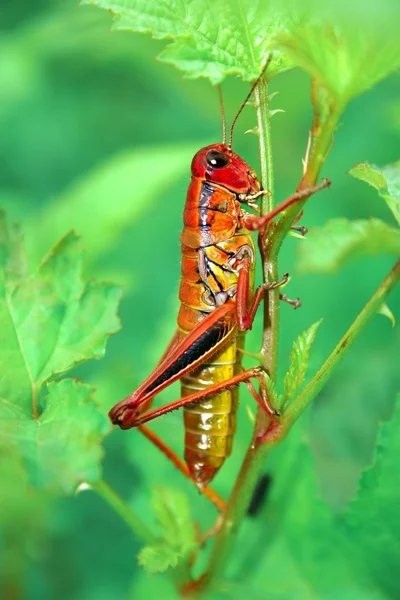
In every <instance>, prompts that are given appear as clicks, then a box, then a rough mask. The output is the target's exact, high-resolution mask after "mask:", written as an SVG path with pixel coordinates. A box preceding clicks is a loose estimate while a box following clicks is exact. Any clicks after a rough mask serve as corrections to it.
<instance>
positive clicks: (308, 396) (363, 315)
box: [282, 260, 400, 434]
mask: <svg viewBox="0 0 400 600" xmlns="http://www.w3.org/2000/svg"><path fill="white" fill-rule="evenodd" d="M399 281H400V260H399V261H398V262H397V263H396V264H395V265H394V267H393V269H392V270H391V271H390V273H389V274H388V275H387V276H386V278H385V279H384V280H383V281H382V283H381V284H380V286H379V287H378V289H377V290H376V292H375V293H374V295H373V296H372V297H371V299H370V300H369V302H368V303H367V304H366V305H365V306H364V308H363V309H362V311H361V312H360V314H359V315H358V316H357V318H356V319H355V321H354V322H353V323H352V325H351V326H350V328H349V329H348V330H347V332H346V333H345V335H344V336H343V337H342V339H341V340H340V342H339V343H338V345H337V346H336V348H335V349H334V350H333V352H332V353H331V354H330V355H329V357H328V358H327V359H326V361H325V362H324V364H323V365H322V367H321V368H320V370H319V371H318V373H316V375H314V377H313V378H312V380H311V381H310V382H309V384H308V385H307V386H306V387H305V388H304V390H303V391H302V392H301V393H300V394H299V395H298V396H297V398H295V400H293V402H292V403H291V404H290V406H289V408H288V409H287V410H286V411H285V414H284V416H283V418H282V428H283V430H284V431H283V432H282V433H283V434H284V433H285V432H286V431H288V430H289V429H290V428H291V427H292V425H293V424H294V422H295V421H296V420H297V419H298V418H299V416H300V415H301V414H302V413H303V412H304V411H305V409H306V408H307V407H308V406H309V405H310V404H311V402H312V401H313V400H314V399H315V398H316V396H317V395H318V394H319V392H320V391H321V389H322V388H323V387H324V385H325V384H326V382H327V381H328V380H329V378H330V377H331V375H332V372H333V371H334V370H335V369H336V368H337V366H338V365H339V363H340V362H341V361H342V359H343V357H344V355H345V354H346V352H347V351H348V349H349V348H350V346H351V345H352V344H353V342H354V341H355V339H356V338H357V337H358V335H359V334H360V332H361V331H363V330H364V329H365V327H366V326H367V324H368V323H369V321H370V320H371V318H372V317H373V316H374V315H375V314H376V313H377V312H378V310H379V309H380V307H381V306H382V304H383V303H384V302H385V300H386V298H387V296H388V295H389V294H390V292H391V291H392V290H393V289H394V287H395V286H396V285H397V283H398V282H399Z"/></svg>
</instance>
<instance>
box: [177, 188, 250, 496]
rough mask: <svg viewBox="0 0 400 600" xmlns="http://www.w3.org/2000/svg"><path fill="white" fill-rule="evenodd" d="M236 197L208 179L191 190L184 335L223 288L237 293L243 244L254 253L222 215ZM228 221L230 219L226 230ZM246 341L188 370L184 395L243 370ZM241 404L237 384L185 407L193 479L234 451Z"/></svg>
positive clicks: (207, 476)
mask: <svg viewBox="0 0 400 600" xmlns="http://www.w3.org/2000/svg"><path fill="white" fill-rule="evenodd" d="M196 197H197V200H196ZM232 201H233V200H232V194H231V193H230V192H228V191H227V192H226V196H225V197H224V190H221V188H217V189H214V191H213V186H212V184H209V183H203V184H202V186H200V187H199V186H197V187H194V186H192V190H191V188H189V193H188V200H187V202H186V207H185V227H184V230H183V233H182V236H181V240H182V242H183V243H182V279H181V285H180V292H179V298H180V301H181V308H180V311H179V316H178V326H179V328H180V329H181V331H182V332H183V333H184V334H185V333H188V332H189V331H190V330H191V329H193V327H195V326H196V325H197V323H199V322H200V321H201V320H202V319H204V318H205V317H206V316H207V314H208V313H210V312H212V311H213V310H214V309H215V298H216V297H217V296H218V294H219V298H221V297H223V295H224V292H227V293H228V294H229V295H230V297H234V295H235V290H236V286H237V277H238V275H237V273H236V272H234V271H233V269H232V267H231V265H230V261H231V260H232V257H234V256H235V255H236V254H237V253H238V251H239V250H240V249H241V248H242V247H243V246H247V247H249V249H250V252H252V253H253V255H254V246H253V240H252V238H251V236H250V235H249V234H248V233H246V232H244V231H238V230H237V225H236V224H235V226H234V229H233V232H232V227H231V226H229V224H230V223H231V220H229V218H226V219H224V220H223V219H221V218H220V213H221V212H222V211H225V209H226V206H227V205H228V203H231V202H232ZM235 202H237V201H236V200H235ZM196 211H197V213H196ZM224 216H225V215H224ZM226 216H227V217H228V215H226ZM213 223H214V225H215V228H214V229H213ZM223 223H225V224H226V230H225V231H224V226H223ZM217 224H218V227H217ZM232 233H233V235H232ZM211 241H212V242H213V243H210V242H211ZM200 253H201V258H200ZM200 261H201V263H202V265H200ZM204 271H205V273H206V279H205V280H204ZM202 275H203V276H202ZM221 294H222V296H221ZM213 299H214V303H213ZM243 342H244V337H243V335H242V334H240V333H239V334H237V335H236V336H234V337H233V338H231V339H230V341H229V342H228V343H227V344H225V345H224V346H223V347H222V348H221V349H220V350H219V351H218V352H217V353H216V354H215V355H213V356H212V357H211V359H208V361H207V362H206V363H203V364H202V365H201V366H200V367H198V368H197V369H195V370H194V371H192V372H190V373H188V374H186V375H185V376H184V377H183V378H182V379H181V384H182V388H181V389H182V396H188V395H190V394H193V393H194V392H196V391H199V390H201V389H206V388H208V387H209V386H210V385H213V384H215V383H218V382H222V381H225V380H226V379H229V378H230V377H232V376H233V375H236V374H238V373H240V371H241V359H242V355H241V353H240V351H239V348H242V347H243ZM237 407H238V388H237V387H236V386H234V387H233V388H230V389H228V390H223V391H221V392H218V393H215V394H212V395H211V396H208V397H207V398H206V399H205V400H203V401H202V402H196V403H194V404H192V405H190V406H188V407H185V409H184V423H185V460H186V463H187V465H188V468H189V470H190V473H191V476H192V479H193V480H194V481H195V482H196V484H197V485H198V486H199V487H200V488H201V487H203V486H204V485H207V484H208V483H209V482H210V481H211V480H212V479H213V478H214V476H215V475H216V473H217V472H218V470H219V469H220V467H221V466H222V464H223V462H224V460H225V458H226V457H228V456H229V455H230V453H231V450H232V441H233V436H234V433H235V430H236V411H237Z"/></svg>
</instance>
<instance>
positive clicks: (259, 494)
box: [247, 474, 272, 517]
mask: <svg viewBox="0 0 400 600" xmlns="http://www.w3.org/2000/svg"><path fill="white" fill-rule="evenodd" d="M271 483H272V477H271V475H267V474H266V475H261V477H260V479H259V480H258V483H257V485H256V488H255V490H254V493H253V496H252V499H251V500H250V504H249V507H248V509H247V514H248V515H249V516H250V517H256V516H257V515H258V514H259V512H260V510H261V509H262V507H263V506H264V504H265V502H266V499H267V495H268V491H269V490H270V488H271Z"/></svg>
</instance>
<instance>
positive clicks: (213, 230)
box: [110, 61, 329, 491]
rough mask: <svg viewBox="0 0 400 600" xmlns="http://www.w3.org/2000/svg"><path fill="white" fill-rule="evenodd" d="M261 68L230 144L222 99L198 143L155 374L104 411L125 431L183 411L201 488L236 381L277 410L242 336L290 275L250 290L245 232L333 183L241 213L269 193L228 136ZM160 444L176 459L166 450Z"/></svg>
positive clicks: (231, 410)
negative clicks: (176, 385)
mask: <svg viewBox="0 0 400 600" xmlns="http://www.w3.org/2000/svg"><path fill="white" fill-rule="evenodd" d="M268 62H269V61H268ZM267 64H268V63H267ZM266 67H267V65H266V66H265V67H264V69H263V71H262V73H261V75H260V77H259V78H258V79H257V81H256V82H255V83H254V85H253V86H252V88H251V90H250V92H249V94H248V96H247V97H246V99H245V100H244V102H243V103H242V105H241V107H240V109H239V111H238V113H237V114H236V116H235V119H234V120H233V123H232V126H231V128H230V135H229V143H228V144H226V126H225V117H224V112H223V106H222V101H221V106H222V116H223V142H222V144H213V145H211V146H207V147H205V148H202V149H201V150H199V151H198V152H197V154H196V155H195V156H194V158H193V161H192V179H191V183H190V185H189V189H188V192H187V199H186V204H185V209H184V213H183V221H184V226H183V232H182V235H181V238H180V239H181V242H182V271H181V273H182V276H181V284H180V292H179V299H180V302H181V307H180V311H179V314H178V329H177V331H176V333H175V334H174V336H173V338H172V340H171V341H170V343H169V345H168V347H167V350H166V351H165V353H164V355H163V357H162V358H161V361H160V363H159V364H158V366H157V367H156V368H155V369H154V371H153V372H152V373H151V375H149V377H147V379H145V381H144V382H143V383H142V384H141V385H140V386H139V387H138V388H137V389H136V390H135V391H134V392H132V393H131V394H129V396H128V397H127V398H126V399H125V400H122V401H121V402H119V403H118V404H116V405H115V406H114V407H113V408H112V409H111V411H110V418H111V420H112V422H113V423H114V424H117V425H119V426H120V427H121V429H129V428H131V427H136V426H141V425H143V424H144V423H146V422H147V421H150V420H152V419H155V418H157V417H159V416H161V415H163V414H166V413H168V412H170V411H172V410H175V409H177V408H180V407H183V408H184V424H185V461H186V464H187V467H188V469H189V474H190V477H191V479H192V480H193V481H194V482H195V484H196V485H197V486H198V488H199V489H200V490H201V491H202V490H203V489H204V487H205V486H206V485H207V484H208V483H209V482H210V481H211V480H212V479H213V478H214V476H215V475H216V473H217V472H218V470H219V469H220V467H221V466H222V464H223V462H224V460H225V458H226V457H228V456H229V455H230V453H231V449H232V440H233V435H234V433H235V429H236V410H237V406H238V389H237V386H236V385H235V384H238V383H240V382H246V384H247V386H248V387H249V389H250V391H251V393H252V395H253V397H254V398H255V399H256V401H257V402H258V404H259V405H260V406H261V408H262V409H263V410H265V411H266V412H267V413H268V414H269V415H270V418H275V416H276V413H275V411H274V410H273V408H272V407H271V406H270V404H269V401H268V397H267V392H266V386H265V378H264V377H265V376H264V373H263V371H262V369H261V368H260V367H254V368H252V369H248V370H243V369H242V366H241V361H242V352H241V350H242V349H243V346H244V333H245V332H246V331H247V330H249V329H251V327H252V323H253V320H254V317H255V314H256V311H257V308H258V306H259V304H260V302H261V299H262V297H263V294H264V291H265V290H269V289H274V288H277V287H278V286H280V285H282V284H283V283H285V282H286V281H287V274H285V276H284V277H283V279H282V281H280V282H271V283H266V284H263V285H260V286H259V287H258V288H257V289H256V290H255V292H254V265H255V248H254V243H253V239H252V235H251V233H250V232H251V231H255V230H264V229H265V228H266V227H267V226H268V224H269V223H270V222H271V221H272V219H274V217H275V216H276V215H278V214H279V213H281V212H282V211H283V210H285V209H286V208H287V207H288V206H290V205H292V204H293V203H294V202H296V201H298V200H300V199H302V198H304V197H308V196H309V195H311V194H313V193H314V192H316V191H317V190H318V189H321V188H322V187H326V185H328V183H329V182H327V181H324V182H323V183H322V184H321V185H320V186H316V187H310V188H308V189H306V190H302V191H301V192H298V193H296V194H294V195H292V196H291V197H289V198H288V199H287V200H285V201H284V202H282V203H281V204H279V206H277V207H276V208H274V210H272V211H271V212H270V213H268V214H266V215H263V216H258V215H254V214H251V213H249V212H248V211H247V210H246V209H247V208H248V207H250V208H252V209H255V210H258V206H257V205H256V204H255V201H256V200H257V199H258V198H259V197H260V196H261V195H262V194H268V192H267V191H264V190H262V189H261V186H260V183H259V181H258V179H257V175H256V173H255V172H254V171H253V169H251V168H250V167H249V165H248V164H247V163H246V162H245V161H244V160H243V159H242V158H241V157H240V156H238V155H237V154H236V153H235V152H233V150H232V134H233V128H234V125H235V123H236V120H237V118H238V116H239V114H240V113H241V111H242V109H243V107H244V106H245V104H246V102H247V100H248V99H249V97H250V96H251V94H252V92H253V91H254V88H255V87H256V85H257V84H258V82H259V80H260V78H261V77H262V75H263V73H264V72H265V69H266ZM178 379H180V380H181V384H182V388H181V389H182V392H181V398H180V399H178V400H176V401H174V402H171V403H169V404H167V405H165V406H162V407H160V408H156V409H153V410H150V411H149V412H143V410H144V409H148V408H149V404H150V402H151V400H152V398H153V397H154V396H156V395H157V394H159V393H160V392H161V391H162V390H163V389H164V388H166V387H167V386H169V385H170V384H172V383H173V382H174V381H177V380H178ZM252 379H255V380H258V381H259V386H260V393H256V391H255V389H254V387H253V385H252V384H251V380H252ZM153 441H154V437H153ZM158 445H159V447H163V450H164V452H165V453H166V454H167V455H168V456H169V458H172V460H173V461H174V462H175V463H177V462H179V459H178V458H177V457H176V458H174V455H173V453H172V451H171V450H169V449H166V448H165V446H163V444H162V443H158Z"/></svg>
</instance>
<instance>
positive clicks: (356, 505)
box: [346, 395, 400, 598]
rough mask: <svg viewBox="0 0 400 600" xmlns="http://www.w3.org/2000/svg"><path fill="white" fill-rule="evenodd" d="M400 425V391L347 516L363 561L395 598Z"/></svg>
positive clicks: (399, 552)
mask: <svg viewBox="0 0 400 600" xmlns="http://www.w3.org/2000/svg"><path fill="white" fill-rule="evenodd" d="M399 429H400V395H399V396H398V398H397V402H396V407H395V411H394V413H393V417H392V419H391V420H390V421H387V422H385V423H383V424H382V425H381V427H380V430H379V435H378V440H377V446H376V451H375V457H374V460H373V466H372V467H370V468H369V469H366V470H365V471H364V473H363V474H362V476H361V479H360V485H359V490H358V493H357V495H356V497H355V499H354V500H353V501H352V502H351V504H350V507H349V510H348V513H347V519H346V520H347V525H348V528H349V535H350V536H351V539H352V540H353V543H354V546H355V548H356V550H357V555H358V559H359V562H360V563H361V564H363V565H365V568H366V570H367V571H368V574H369V576H370V578H371V579H372V580H373V582H374V583H375V585H377V586H378V587H380V588H381V589H382V590H383V591H384V592H385V593H386V594H387V596H388V597H391V598H398V597H399V594H400V581H399V578H398V577H395V576H393V574H394V573H397V569H398V565H399V561H400V544H399V539H400V516H399V489H400V470H399V454H400V436H399Z"/></svg>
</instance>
